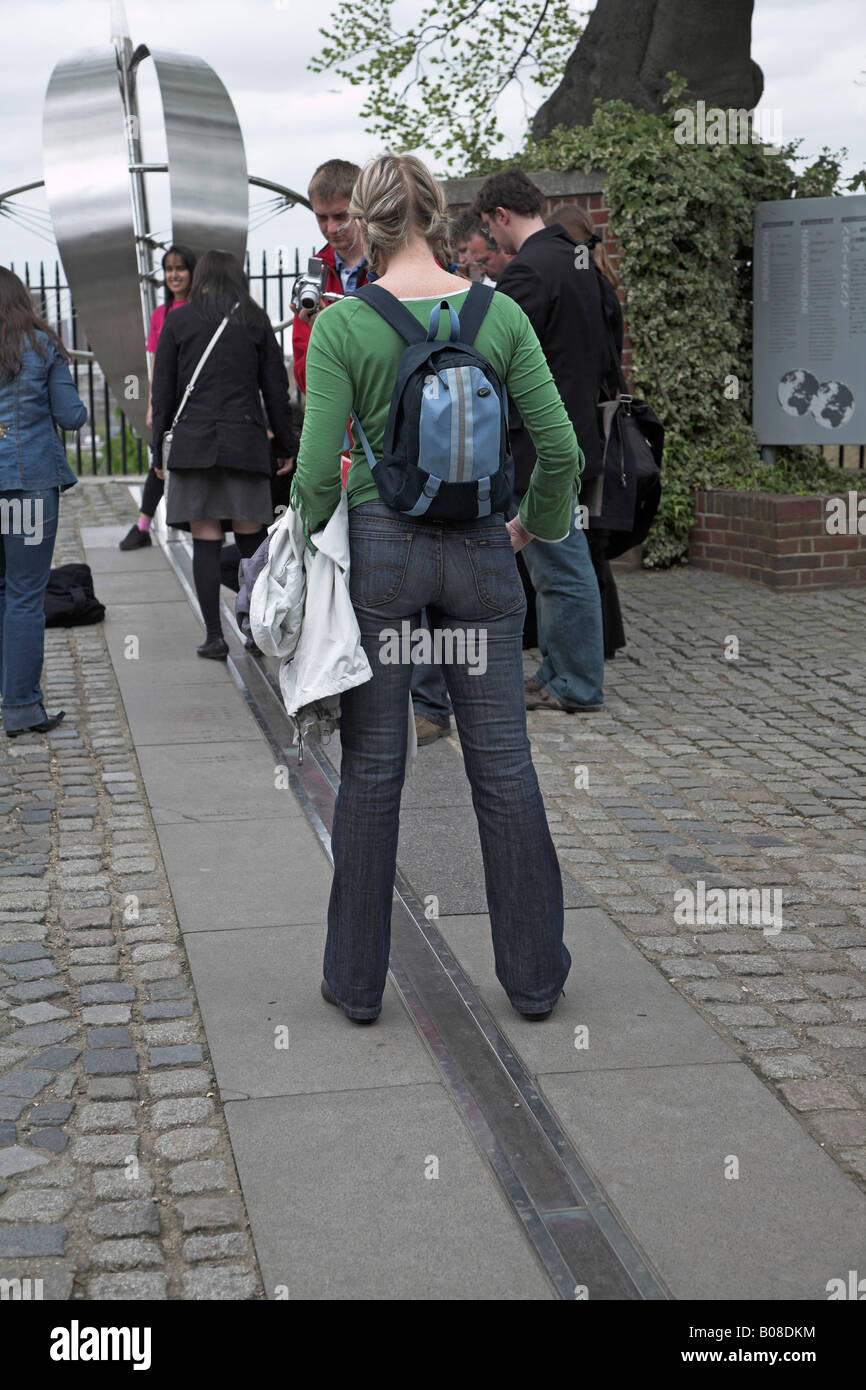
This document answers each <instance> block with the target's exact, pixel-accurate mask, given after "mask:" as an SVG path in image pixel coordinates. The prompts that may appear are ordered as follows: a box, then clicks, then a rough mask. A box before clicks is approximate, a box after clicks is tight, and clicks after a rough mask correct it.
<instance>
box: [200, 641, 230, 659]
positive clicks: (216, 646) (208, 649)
mask: <svg viewBox="0 0 866 1390" xmlns="http://www.w3.org/2000/svg"><path fill="white" fill-rule="evenodd" d="M196 654H197V655H198V656H206V657H209V658H210V660H211V661H225V659H226V657H227V656H228V654H229V644H228V642H227V641H226V639H225V638H224V637H209V638H208V639H207V641H206V642H202V644H201V646H200V647H196Z"/></svg>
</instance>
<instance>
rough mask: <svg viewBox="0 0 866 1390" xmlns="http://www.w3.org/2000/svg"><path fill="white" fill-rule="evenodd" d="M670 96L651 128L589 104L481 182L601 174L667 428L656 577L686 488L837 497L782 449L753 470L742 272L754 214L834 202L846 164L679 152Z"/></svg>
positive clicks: (631, 316)
mask: <svg viewBox="0 0 866 1390" xmlns="http://www.w3.org/2000/svg"><path fill="white" fill-rule="evenodd" d="M670 83H671V85H670V90H669V94H668V99H667V109H666V111H665V112H663V113H662V114H661V115H651V114H649V113H647V112H645V111H639V110H637V109H636V108H635V107H633V106H630V105H629V104H627V103H626V102H623V101H608V102H604V103H599V104H598V105H597V106H596V110H595V115H594V118H593V122H592V125H590V126H582V127H574V128H571V129H567V128H565V127H559V128H558V129H557V130H555V131H554V132H553V133H552V134H551V135H550V136H549V137H548V138H547V139H545V140H543V141H540V142H538V143H534V142H532V141H531V140H530V141H529V142H528V143H527V146H526V148H525V149H524V150H523V151H522V152H521V154H520V155H518V156H517V157H516V158H513V159H509V160H495V161H494V160H491V161H490V162H489V163H487V164H486V165H485V166H484V168H483V169H481V170H479V171H478V172H488V171H489V170H491V169H498V168H504V167H506V166H507V165H508V164H518V165H520V167H521V168H523V169H526V170H527V171H531V170H533V169H560V170H572V169H585V170H590V169H603V170H604V171H605V173H606V182H605V202H606V203H607V205H608V208H609V211H610V221H611V226H612V228H613V230H614V232H615V234H616V237H617V240H618V242H619V245H620V248H621V251H622V257H621V260H620V262H619V265H618V272H619V274H620V276H621V278H622V281H623V285H624V288H625V294H626V306H627V307H626V321H627V323H628V327H629V333H630V336H631V339H632V342H633V345H634V357H633V367H632V380H633V383H634V389H635V393H636V394H637V395H638V396H642V397H644V398H645V399H646V400H648V401H649V402H650V403H651V404H652V405H653V406H654V408H655V410H656V413H657V414H658V415H659V417H660V418H661V420H662V421H663V423H664V425H665V428H666V436H665V458H664V476H663V483H664V491H663V498H662V504H661V508H660V510H659V515H658V517H657V519H656V523H655V525H654V527H653V531H652V532H651V534H650V537H649V539H648V541H647V543H646V546H645V548H644V562H645V564H648V565H651V566H659V567H661V566H665V565H670V564H673V563H675V562H677V561H679V560H682V559H684V558H685V555H686V551H687V548H688V538H689V532H690V530H691V527H692V522H693V515H694V490H695V488H698V487H745V488H757V489H760V490H762V491H769V492H814V491H824V492H826V491H833V490H834V486H835V487H838V471H835V470H830V469H829V468H828V467H826V466H825V465H824V464H823V463H822V461H821V458H820V455H819V454H818V453H817V452H814V451H811V450H806V449H802V448H800V449H784V450H782V449H780V450H779V451H778V453H777V463H776V465H775V467H772V468H771V467H770V466H769V465H767V464H764V463H763V462H762V461H761V458H760V453H759V450H758V445H757V441H756V439H755V435H754V432H753V430H752V428H751V425H750V423H749V422H750V418H751V378H752V347H751V330H752V322H751V320H752V259H751V258H752V238H753V223H754V208H755V204H756V203H758V202H764V201H769V200H773V199H782V198H790V197H825V196H828V195H831V194H835V193H839V192H841V191H843V189H842V187H840V161H841V159H842V158H843V157H844V155H845V153H846V152H845V151H842V152H841V153H840V154H838V155H836V154H832V153H831V152H830V151H829V150H826V149H825V150H824V152H823V154H822V155H821V156H820V157H819V158H818V159H817V160H815V161H814V162H813V163H812V164H810V165H809V167H808V168H806V169H804V170H802V171H801V172H799V173H797V172H796V171H795V168H794V161H796V160H798V157H797V153H796V152H797V148H798V146H799V144H800V143H801V142H799V141H798V142H794V143H793V144H789V145H787V146H784V147H783V148H782V150H781V151H780V152H779V153H776V154H771V153H769V152H768V151H767V149H766V147H765V146H763V145H761V144H757V143H735V142H733V141H732V142H731V143H720V144H712V145H711V144H708V143H702V144H699V143H694V144H689V143H679V142H678V141H677V139H675V133H676V132H677V131H679V132H680V136H682V131H683V129H684V125H685V122H684V120H683V118H682V115H681V113H682V111H683V110H684V109H686V108H687V107H688V106H689V103H688V102H686V101H684V100H683V96H682V94H683V91H684V89H685V82H684V81H683V79H681V78H678V77H676V76H675V75H674V74H671V75H670ZM692 109H693V110H694V109H695V108H694V107H692ZM677 112H679V113H680V115H679V116H677V115H676V114H675V113H677ZM698 128H700V127H698ZM707 129H708V130H709V126H707ZM858 186H866V175H864V174H863V173H861V174H859V175H857V176H856V177H855V178H854V179H851V180H849V182H848V183H847V184H846V185H845V189H844V191H852V190H853V189H854V188H856V187H858Z"/></svg>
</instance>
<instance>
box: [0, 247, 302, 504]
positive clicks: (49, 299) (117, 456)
mask: <svg viewBox="0 0 866 1390" xmlns="http://www.w3.org/2000/svg"><path fill="white" fill-rule="evenodd" d="M299 265H300V256H299V253H298V251H297V250H296V251H295V252H294V256H293V257H292V256H291V255H290V256H288V257H286V256H285V254H284V253H283V252H282V251H278V252H277V254H276V256H275V257H274V258H272V260H271V263H270V265H269V263H268V255H267V252H266V251H263V252H262V256H261V265H260V267H259V268H258V269H253V267H252V265H251V263H250V257H249V254H247V259H246V272H247V275H248V277H249V281H250V291H251V293H252V296H253V298H254V299H255V300H256V302H257V303H258V304H261V306H262V308H263V309H264V310H265V312H266V313H267V314H268V315H269V317H270V319H271V321H272V323H274V324H278V323H283V324H285V322H286V320H287V319H288V318H289V317H290V309H289V301H290V299H291V291H292V285H293V283H294V280H295V277H296V276H297V274H298V269H299ZM10 268H11V269H12V270H14V271H15V273H16V274H18V275H20V276H21V279H22V280H23V281H24V283H25V285H26V286H27V288H28V289H29V290H30V293H31V295H32V296H33V300H34V303H35V304H36V306H37V307H38V310H39V313H40V314H41V315H42V317H43V318H44V319H45V320H46V321H47V322H48V323H50V324H51V327H52V328H53V329H54V330H55V331H56V332H57V334H58V336H59V337H60V338H61V339H62V341H63V342H64V343H65V344H66V346H67V347H68V348H69V349H70V350H71V352H72V353H73V354H76V353H77V354H82V355H80V356H73V358H72V362H71V364H70V365H71V371H72V376H73V380H74V381H75V386H76V390H77V391H78V394H79V395H80V397H81V399H82V400H83V401H84V404H85V405H86V406H87V423H86V425H85V426H84V427H83V429H81V430H78V431H74V432H70V431H67V430H61V432H60V434H61V439H62V441H63V446H64V448H65V449H66V453H67V457H68V459H69V462H70V464H71V466H72V468H73V469H74V470H75V472H77V473H78V475H79V477H87V476H90V477H100V476H108V475H110V474H113V473H116V474H119V475H121V476H123V475H126V474H137V473H146V472H147V470H148V467H149V458H148V448H147V445H146V444H145V442H144V440H143V439H140V438H139V437H138V436H137V435H136V434H134V432H133V430H132V428H131V426H130V424H129V421H128V420H127V418H126V415H125V414H124V412H123V409H122V408H121V406H120V405H119V404H118V402H117V401H116V400H115V398H114V395H113V393H112V392H111V390H110V389H109V386H108V382H107V381H106V379H105V376H104V375H103V372H102V371H101V369H100V367H99V363H98V362H96V361H95V360H94V359H93V358H92V357H88V356H86V355H85V354H87V353H89V352H90V344H89V343H88V342H87V339H86V337H85V336H84V334H83V331H82V329H81V327H80V324H79V320H78V314H77V312H76V309H75V305H74V304H73V302H72V296H71V294H70V291H69V286H68V285H67V284H65V282H64V279H63V275H62V268H61V265H60V262H59V261H55V262H54V265H53V267H51V266H50V265H49V266H48V267H46V264H45V262H44V261H40V262H39V265H38V267H36V266H31V265H30V263H29V261H25V262H24V265H23V268H22V269H21V270H16V267H15V264H14V262H13V263H12V264H11V266H10ZM277 337H278V339H279V342H280V346H281V348H282V350H283V356H284V357H285V358H286V360H287V361H288V359H289V358H290V356H291V331H290V329H289V328H288V327H283V328H281V329H279V330H278V332H277ZM289 382H290V385H291V387H292V390H293V391H294V390H295V385H294V379H293V377H292V375H291V372H290V373H289Z"/></svg>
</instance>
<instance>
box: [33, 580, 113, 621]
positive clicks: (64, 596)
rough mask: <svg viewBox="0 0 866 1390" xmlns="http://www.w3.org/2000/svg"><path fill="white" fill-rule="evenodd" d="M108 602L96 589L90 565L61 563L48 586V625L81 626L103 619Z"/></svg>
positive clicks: (46, 610)
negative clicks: (104, 600) (103, 599)
mask: <svg viewBox="0 0 866 1390" xmlns="http://www.w3.org/2000/svg"><path fill="white" fill-rule="evenodd" d="M104 617H105V605H104V604H102V603H100V602H99V600H98V598H97V597H96V595H95V593H94V592H93V575H92V574H91V572H90V566H89V565H60V566H59V567H58V568H57V569H55V570H51V572H50V574H49V576H48V584H47V586H46V589H45V626H46V627H77V626H78V625H79V624H80V623H81V624H83V623H101V622H102V620H103V618H104Z"/></svg>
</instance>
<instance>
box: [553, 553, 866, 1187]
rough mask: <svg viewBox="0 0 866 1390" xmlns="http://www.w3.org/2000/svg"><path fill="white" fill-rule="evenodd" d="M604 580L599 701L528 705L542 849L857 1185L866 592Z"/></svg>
mask: <svg viewBox="0 0 866 1390" xmlns="http://www.w3.org/2000/svg"><path fill="white" fill-rule="evenodd" d="M618 584H619V588H620V594H621V598H622V604H623V611H624V617H625V627H626V634H627V637H628V647H627V652H626V654H623V653H620V654H619V655H618V656H617V657H616V659H615V660H614V661H612V662H608V663H607V668H606V708H605V710H604V712H602V713H599V714H595V715H566V714H561V713H551V712H549V711H539V712H536V713H533V714H532V715H530V716H529V727H530V733H531V736H532V741H533V748H534V750H535V760H536V766H537V768H538V772H539V777H540V778H541V781H542V788H543V791H544V795H545V801H546V803H547V806H548V810H549V812H550V815H551V820H552V825H551V829H552V831H553V834H554V838H555V840H556V843H557V848H558V852H559V854H560V856H561V858H562V860H563V862H564V863H566V864H567V865H568V866H569V867H570V868H571V870H572V872H573V873H574V874H575V875H576V876H577V877H578V878H579V880H580V881H581V883H583V884H584V885H585V887H586V888H587V889H588V890H589V891H590V892H592V893H594V894H595V895H596V896H597V897H598V898H599V900H600V901H601V903H602V904H603V906H604V907H605V908H606V909H607V911H608V912H609V913H610V915H611V916H612V917H613V918H614V919H615V921H616V922H617V923H618V924H619V925H620V926H621V927H622V928H623V929H624V930H625V932H626V933H627V934H628V936H629V937H630V938H631V939H632V941H634V942H635V943H636V944H637V945H638V947H639V948H640V950H641V951H642V952H643V953H644V955H645V956H647V957H648V958H649V959H650V960H652V961H654V962H655V963H656V964H657V966H658V968H659V969H660V970H661V971H663V972H664V974H665V976H666V977H667V978H668V979H669V980H670V981H671V982H672V984H674V985H675V987H676V988H677V989H679V990H681V991H682V992H683V993H685V994H686V995H687V996H688V997H689V998H690V999H691V1000H692V1002H693V1004H694V1005H695V1007H696V1008H697V1009H698V1010H699V1011H700V1012H701V1013H702V1014H703V1015H704V1016H705V1017H706V1018H708V1019H709V1020H710V1021H711V1023H712V1024H713V1026H714V1027H715V1028H716V1030H717V1031H718V1032H719V1033H721V1034H722V1035H723V1036H724V1037H725V1038H727V1040H728V1041H729V1042H730V1043H731V1044H732V1046H733V1047H734V1048H735V1049H736V1050H737V1052H738V1053H739V1054H740V1055H741V1057H742V1058H743V1060H744V1061H746V1062H748V1063H749V1065H750V1066H752V1067H753V1068H754V1069H756V1070H757V1072H758V1074H759V1075H761V1077H762V1078H763V1079H764V1081H765V1082H766V1083H767V1084H768V1085H770V1086H771V1087H772V1088H773V1090H774V1091H775V1092H776V1094H777V1095H778V1096H779V1097H780V1098H781V1099H782V1101H783V1102H784V1103H785V1104H786V1105H787V1106H788V1108H789V1109H790V1110H791V1111H792V1113H793V1114H795V1115H796V1116H797V1117H798V1119H799V1120H800V1122H801V1124H802V1125H803V1126H804V1127H805V1128H806V1130H807V1131H808V1132H809V1133H810V1134H811V1135H812V1136H813V1137H814V1139H815V1140H816V1142H817V1143H818V1144H820V1145H821V1146H822V1147H823V1148H825V1149H826V1151H827V1152H828V1153H830V1154H832V1156H833V1158H834V1159H835V1160H836V1161H837V1163H838V1164H839V1165H840V1167H842V1168H843V1169H844V1170H845V1171H846V1172H848V1173H849V1174H850V1175H851V1176H852V1177H853V1178H854V1179H855V1180H856V1181H858V1182H859V1183H860V1185H861V1186H862V1187H864V1188H866V829H864V824H866V638H864V631H866V590H864V589H860V590H857V589H847V590H827V591H823V592H820V593H810V594H803V595H799V594H791V595H788V594H784V595H782V594H775V593H772V592H770V591H768V590H766V589H764V588H763V587H761V586H759V585H754V584H747V583H744V582H740V581H738V580H734V579H729V578H727V577H726V576H720V575H711V574H706V573H698V572H696V571H689V570H681V571H674V572H668V573H664V574H652V573H646V572H644V573H639V574H636V575H633V574H632V575H625V576H623V577H622V578H621V579H620V580H618ZM731 639H736V642H734V641H732V640H731ZM526 669H527V672H528V673H530V674H531V673H532V672H533V670H534V667H533V665H532V663H530V662H529V661H528V660H527V667H526ZM701 883H702V884H703V885H704V887H703V890H702V889H701V888H700V886H699V885H700V884H701ZM719 888H721V889H724V890H730V889H738V890H753V889H764V890H766V891H767V906H768V907H771V905H772V904H773V902H774V899H773V898H772V896H771V894H772V891H773V890H774V889H775V890H778V892H779V894H780V898H779V900H778V901H779V903H780V906H781V913H780V916H781V923H782V925H781V930H780V929H779V927H778V925H777V923H775V922H772V920H771V917H769V916H768V917H763V918H761V919H760V920H758V921H757V922H755V921H754V920H749V919H750V917H751V913H750V912H747V911H744V910H743V909H744V907H745V901H744V900H743V899H741V898H739V897H736V898H733V906H734V909H735V911H734V913H733V917H732V914H731V911H730V907H731V902H732V895H731V894H730V893H729V892H727V893H726V894H725V895H724V901H725V912H724V913H723V912H722V911H720V910H719V907H718V904H719V903H720V899H721V898H722V895H718V894H717V895H716V896H715V903H714V906H712V907H711V906H710V902H711V898H710V895H711V890H712V889H719ZM682 889H687V890H689V897H690V898H691V899H692V901H693V902H698V903H699V902H700V897H699V895H700V894H701V893H703V895H704V898H705V899H706V901H707V908H706V915H705V918H704V920H703V921H700V920H699V921H694V920H692V921H691V922H689V921H686V920H679V921H678V920H677V917H679V918H680V919H682V918H684V917H685V905H686V900H685V898H684V897H683V896H680V897H679V898H678V897H676V896H675V895H676V894H677V893H678V892H679V890H682ZM752 902H753V903H754V899H753V900H752ZM737 918H739V920H737ZM744 918H745V920H744ZM573 969H574V971H575V978H576V980H579V977H580V962H579V960H576V961H575V965H574V967H573Z"/></svg>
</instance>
